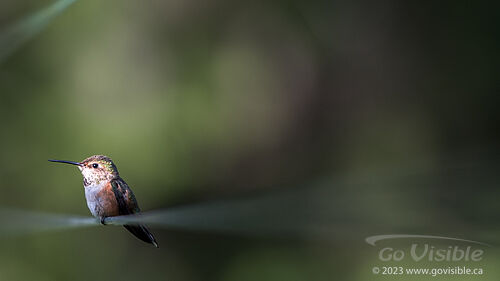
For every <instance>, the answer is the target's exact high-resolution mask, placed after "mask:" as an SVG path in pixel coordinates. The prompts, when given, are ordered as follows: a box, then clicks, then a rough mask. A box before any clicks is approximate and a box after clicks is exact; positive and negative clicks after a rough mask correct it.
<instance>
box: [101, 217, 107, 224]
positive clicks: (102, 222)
mask: <svg viewBox="0 0 500 281" xmlns="http://www.w3.org/2000/svg"><path fill="white" fill-rule="evenodd" d="M105 219H106V217H100V221H101V224H102V225H106V222H105V221H104V220H105Z"/></svg>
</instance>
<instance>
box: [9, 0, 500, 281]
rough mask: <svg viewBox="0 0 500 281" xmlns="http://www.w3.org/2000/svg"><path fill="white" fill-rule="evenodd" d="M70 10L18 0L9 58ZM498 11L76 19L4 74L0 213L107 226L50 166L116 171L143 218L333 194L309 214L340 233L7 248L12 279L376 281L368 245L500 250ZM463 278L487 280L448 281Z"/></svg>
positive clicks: (85, 4) (51, 236) (332, 10)
mask: <svg viewBox="0 0 500 281" xmlns="http://www.w3.org/2000/svg"><path fill="white" fill-rule="evenodd" d="M53 3H54V1H48V0H46V1H34V0H22V1H15V0H6V1H2V2H1V3H0V49H1V48H3V47H4V46H5V44H9V43H12V42H11V41H10V40H12V39H10V37H6V36H3V37H2V34H5V32H7V31H8V30H9V27H10V26H11V25H12V24H15V23H16V22H19V21H22V20H23V19H25V18H27V17H28V18H29V16H30V15H32V14H34V13H36V12H37V11H39V10H41V9H44V8H45V7H47V6H49V5H51V4H53ZM498 8H499V7H498V4H492V3H482V2H459V3H458V2H455V1H445V2H429V3H420V2H419V3H413V4H411V3H406V2H402V1H382V2H372V3H361V2H358V1H321V0H319V1H294V0H290V1H286V0H283V1H236V2H234V1H224V0H213V1H193V0H186V1H180V0H168V1H157V0H153V1H128V0H121V1H117V0H115V1H97V0H85V1H83V0H80V1H76V2H75V3H74V4H72V5H71V6H69V7H68V8H67V9H66V10H64V11H61V13H60V14H58V15H57V16H56V17H54V18H53V19H51V21H50V22H47V26H46V27H45V28H44V29H42V30H40V31H39V33H37V34H34V35H33V37H32V38H30V39H29V40H26V41H25V42H23V44H20V45H19V46H16V47H15V50H13V52H12V53H11V54H9V55H8V56H7V57H6V58H5V59H3V61H1V62H0V117H1V118H0V125H1V129H2V131H1V138H0V147H1V148H0V149H1V155H2V157H1V158H0V179H1V182H0V191H1V196H0V206H2V207H12V208H20V209H27V210H33V211H40V212H53V213H61V214H76V215H90V213H89V212H88V210H87V206H86V203H85V199H84V196H83V186H82V183H81V182H82V179H81V175H80V174H79V172H78V170H77V169H75V168H74V167H71V166H64V165H57V164H54V163H49V162H47V159H64V160H73V161H79V160H82V159H84V158H86V157H88V156H90V155H94V154H105V155H108V156H110V157H111V158H113V160H114V161H115V163H116V165H117V167H118V169H119V171H120V174H121V175H122V177H123V178H124V179H125V180H126V181H127V182H128V184H129V185H130V186H131V187H132V189H133V190H134V192H135V195H136V196H137V198H138V201H139V204H140V206H141V208H142V209H143V210H144V211H148V210H155V209H163V208H168V207H171V206H182V205H184V204H196V203H197V202H204V201H210V200H214V199H220V198H225V199H228V200H230V199H231V198H233V197H245V196H250V195H251V196H253V195H254V194H262V193H266V192H277V191H279V192H283V193H284V194H286V193H287V192H288V190H296V189H306V190H307V189H309V188H312V187H313V186H315V185H317V184H318V183H319V182H323V183H324V182H326V183H328V184H327V185H328V192H327V193H326V195H324V196H320V197H319V198H318V197H313V198H309V197H304V198H300V199H301V201H304V200H308V201H307V202H308V204H299V205H298V206H297V208H301V211H304V212H305V213H308V212H313V211H314V210H318V209H319V210H321V211H322V212H323V213H334V214H335V216H336V217H337V218H338V219H337V220H335V221H328V223H329V225H331V226H333V231H332V233H331V235H330V236H324V237H321V238H318V237H295V236H292V235H291V236H287V235H280V236H272V237H267V236H266V235H261V236H259V235H257V236H254V235H234V234H230V233H217V232H204V231H196V230H187V229H168V228H167V229H165V228H163V229H162V228H152V231H153V232H154V233H155V235H156V236H157V240H158V242H159V244H160V249H154V248H152V247H149V246H148V245H146V244H142V243H141V242H140V241H139V240H136V239H135V238H134V237H132V236H131V235H130V234H129V233H127V232H126V231H125V230H124V229H122V228H121V227H114V226H109V227H94V228H82V229H73V230H64V231H63V230H61V231H56V232H42V233H38V234H26V235H18V236H14V237H2V238H0V280H37V281H42V280H179V281H180V280H204V281H209V280H221V281H229V280H251V281H257V280H259V281H264V280H287V281H294V280H337V279H338V280H373V278H375V277H377V276H374V275H373V274H372V266H374V265H377V263H379V261H378V260H377V254H376V252H375V251H374V250H373V248H372V247H371V246H370V245H367V244H366V243H365V241H364V238H365V237H367V236H370V235H376V234H388V233H413V234H429V235H441V236H450V237H460V238H465V239H472V240H478V241H482V242H485V243H489V244H493V245H495V244H496V245H500V239H499V238H498V237H499V235H500V228H499V223H498V222H499V218H500V215H499V214H500V208H499V207H498V203H497V198H498V195H499V191H498V186H499V180H498V177H496V175H497V174H498V173H497V171H498V168H499V165H498V159H499V157H498V156H499V146H498V143H499V140H500V138H499V132H500V130H499V125H498V124H499V122H500V118H499V117H500V112H499V110H498V104H499V102H500V98H499V90H500V88H499V79H498V74H499V73H500V69H499V68H500V52H498V50H499V47H500V36H499V35H500V34H499V30H500V28H499V27H500V26H499V19H498V15H497V11H498ZM32 27H33V28H37V26H36V25H32ZM2 32H4V33H2ZM5 38H8V40H7V41H6V39H5ZM2 40H3V41H2ZM2 44H4V45H2ZM405 175H411V177H405ZM394 178H397V180H396V181H395V180H392V179H394ZM345 179H349V180H353V181H361V182H363V185H354V186H341V185H338V186H337V185H336V184H335V183H336V182H339V181H340V180H345ZM302 199H303V200H302ZM280 208H282V206H280V205H279V204H278V202H277V204H276V209H280ZM262 219H265V217H263V218H262ZM0 229H1V225H0ZM499 262H500V252H499V251H498V249H497V248H495V247H493V248H489V249H487V256H486V257H485V259H484V264H486V265H485V271H486V272H487V274H486V275H484V276H481V277H480V278H483V279H474V280H498V278H499V277H500V271H499V270H498V269H497V265H498V263H499ZM469 265H470V264H469ZM391 277H392V276H389V277H388V278H391ZM388 278H386V279H384V280H388ZM451 278H453V280H473V279H471V278H470V276H451V277H450V276H440V277H435V278H432V280H448V279H451ZM460 278H462V279H460ZM382 279H383V278H382ZM394 279H396V280H427V279H423V278H422V277H420V278H419V279H411V278H410V277H408V276H403V277H401V276H400V278H399V277H398V278H396V277H394Z"/></svg>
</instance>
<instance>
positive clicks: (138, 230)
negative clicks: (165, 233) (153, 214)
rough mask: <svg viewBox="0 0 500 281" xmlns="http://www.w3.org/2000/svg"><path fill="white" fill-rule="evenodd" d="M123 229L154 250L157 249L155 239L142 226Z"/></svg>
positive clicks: (127, 226)
mask: <svg viewBox="0 0 500 281" xmlns="http://www.w3.org/2000/svg"><path fill="white" fill-rule="evenodd" d="M124 227H125V228H126V229H127V230H128V231H130V232H131V233H132V234H134V236H135V237H137V238H139V239H141V240H142V241H144V242H146V243H151V244H153V245H154V246H155V247H156V248H159V247H158V243H156V240H155V237H154V236H153V234H151V232H149V230H148V229H147V227H145V226H144V225H124Z"/></svg>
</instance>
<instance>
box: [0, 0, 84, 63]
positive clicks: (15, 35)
mask: <svg viewBox="0 0 500 281" xmlns="http://www.w3.org/2000/svg"><path fill="white" fill-rule="evenodd" d="M75 1H76V0H59V1H56V2H54V3H53V4H52V5H50V6H48V7H46V8H44V9H41V10H39V11H37V12H35V13H34V14H32V15H30V16H28V17H26V18H23V19H21V20H19V21H18V22H16V23H14V24H12V25H11V26H8V27H6V28H5V29H4V30H2V31H1V32H0V63H1V62H3V61H4V60H5V59H6V58H8V57H9V56H10V55H11V54H12V53H14V52H15V51H16V50H17V49H19V47H21V46H22V45H23V44H24V43H26V42H27V41H28V40H29V39H31V38H33V37H34V36H35V35H37V34H38V33H40V32H41V31H42V30H43V29H44V28H45V27H46V26H47V25H48V24H49V23H50V22H51V21H52V20H53V19H54V17H56V16H57V15H59V14H60V13H62V12H63V11H64V10H66V8H68V7H69V6H70V5H71V4H73V3H74V2H75Z"/></svg>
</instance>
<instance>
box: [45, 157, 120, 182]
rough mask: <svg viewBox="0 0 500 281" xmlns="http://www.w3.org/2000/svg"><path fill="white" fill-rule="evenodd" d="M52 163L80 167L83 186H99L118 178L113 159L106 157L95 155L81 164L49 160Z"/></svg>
mask: <svg viewBox="0 0 500 281" xmlns="http://www.w3.org/2000/svg"><path fill="white" fill-rule="evenodd" d="M49 161H52V162H60V163H67V164H72V165H76V166H78V169H80V172H81V173H82V176H83V184H84V185H85V186H89V185H99V184H101V183H103V182H105V181H110V180H113V179H116V178H118V176H119V175H118V169H117V168H116V166H115V164H114V163H113V161H112V160H111V158H109V157H107V156H104V155H94V156H90V157H89V158H87V159H85V160H83V161H81V162H72V161H64V160H49Z"/></svg>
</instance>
